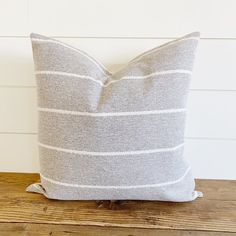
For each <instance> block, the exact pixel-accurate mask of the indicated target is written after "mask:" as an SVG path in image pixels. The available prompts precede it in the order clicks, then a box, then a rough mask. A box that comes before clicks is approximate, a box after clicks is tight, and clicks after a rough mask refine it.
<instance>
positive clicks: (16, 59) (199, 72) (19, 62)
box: [0, 38, 236, 90]
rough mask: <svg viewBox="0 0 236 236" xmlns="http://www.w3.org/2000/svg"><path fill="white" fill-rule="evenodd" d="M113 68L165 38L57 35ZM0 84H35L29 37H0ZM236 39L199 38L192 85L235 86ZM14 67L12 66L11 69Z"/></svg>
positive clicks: (206, 88) (233, 88)
mask: <svg viewBox="0 0 236 236" xmlns="http://www.w3.org/2000/svg"><path fill="white" fill-rule="evenodd" d="M60 40H62V41H63V42H66V43H69V44H72V45H73V46H75V47H77V48H80V49H82V50H84V51H86V52H89V53H90V54H91V55H93V56H94V57H96V58H97V59H99V60H100V61H101V62H102V63H104V64H105V65H106V66H107V67H108V68H109V69H110V70H111V71H113V72H114V71H116V70H118V69H119V68H121V67H122V66H123V65H125V64H126V63H127V62H128V61H129V60H131V59H132V58H134V57H135V56H137V55H138V54H140V53H142V52H144V51H146V50H149V49H151V48H153V47H156V46H158V45H161V44H162V43H165V42H167V41H169V40H168V39H115V38H107V39H96V38H63V39H62V38H60ZM0 51H1V56H0V68H1V70H0V86H35V78H34V74H33V69H34V68H33V58H32V50H31V43H30V40H29V38H0ZM235 61H236V40H201V41H200V45H199V51H198V54H197V57H196V63H195V67H194V74H193V79H192V83H191V89H194V90H196V89H197V90H199V89H204V90H236V80H235V76H236V71H235V63H234V62H235ZM12 68H14V70H12Z"/></svg>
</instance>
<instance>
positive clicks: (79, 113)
mask: <svg viewBox="0 0 236 236" xmlns="http://www.w3.org/2000/svg"><path fill="white" fill-rule="evenodd" d="M38 111H41V112H53V113H59V114H65V115H77V116H90V117H108V116H141V115H156V114H169V113H178V112H186V108H178V109H166V110H151V111H131V112H82V111H69V110H62V109H53V108H45V107H38Z"/></svg>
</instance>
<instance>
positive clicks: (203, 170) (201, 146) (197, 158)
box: [185, 139, 236, 179]
mask: <svg viewBox="0 0 236 236" xmlns="http://www.w3.org/2000/svg"><path fill="white" fill-rule="evenodd" d="M185 144H186V145H185V159H186V160H187V161H188V162H189V163H190V164H191V167H192V170H193V174H194V176H195V177H196V178H203V179H236V171H235V164H234V163H235V147H236V141H227V140H206V139H199V140H197V139H186V143H185Z"/></svg>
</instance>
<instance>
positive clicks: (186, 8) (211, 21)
mask: <svg viewBox="0 0 236 236" xmlns="http://www.w3.org/2000/svg"><path fill="white" fill-rule="evenodd" d="M235 8H236V2H235V1H234V0H218V1H212V0H199V1H195V0H179V1H172V0H165V1H163V0H149V1H145V0H139V1H137V0H129V1H127V0H120V1H117V0H100V1H93V0H86V1H84V0H70V1H69V3H68V1H67V0H51V1H47V0H41V1H38V0H31V1H29V14H30V17H29V20H30V24H31V30H32V31H35V32H39V33H45V34H50V35H54V36H87V37H88V36H90V37H94V36H95V37H176V36H179V35H182V34H186V33H188V32H192V31H196V30H198V31H201V33H202V37H207V38H209V37H211V38H212V37H213V38H218V37H220V38H224V37H226V38H227V37H228V38H233V37H234V38H235V37H236V28H235V27H234V25H235V22H236V15H235Z"/></svg>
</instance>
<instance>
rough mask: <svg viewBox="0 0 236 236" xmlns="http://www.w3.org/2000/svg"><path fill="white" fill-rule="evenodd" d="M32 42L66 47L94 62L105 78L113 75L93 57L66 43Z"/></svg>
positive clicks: (33, 39)
mask: <svg viewBox="0 0 236 236" xmlns="http://www.w3.org/2000/svg"><path fill="white" fill-rule="evenodd" d="M31 40H32V41H33V42H41V43H54V44H58V45H61V46H63V47H65V48H69V49H71V50H73V51H76V52H78V53H80V54H81V55H83V56H85V57H86V58H87V59H89V60H90V61H91V62H93V63H94V64H95V65H96V66H97V67H98V68H99V69H100V71H101V72H103V74H104V75H105V76H107V75H110V74H111V73H110V72H109V71H108V70H107V69H106V67H105V66H104V65H103V64H102V63H100V62H98V61H97V60H95V59H94V58H93V57H91V56H89V55H88V54H87V53H85V52H83V51H81V50H79V49H77V48H74V47H72V46H69V45H67V44H65V43H62V42H59V41H56V40H52V39H38V38H31Z"/></svg>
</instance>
